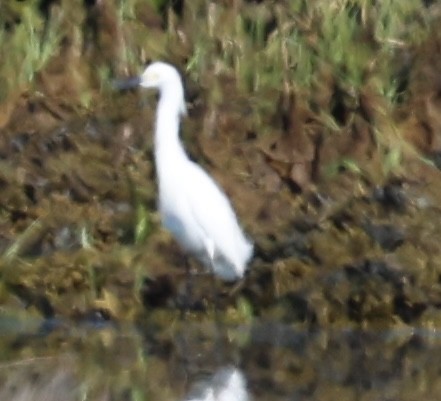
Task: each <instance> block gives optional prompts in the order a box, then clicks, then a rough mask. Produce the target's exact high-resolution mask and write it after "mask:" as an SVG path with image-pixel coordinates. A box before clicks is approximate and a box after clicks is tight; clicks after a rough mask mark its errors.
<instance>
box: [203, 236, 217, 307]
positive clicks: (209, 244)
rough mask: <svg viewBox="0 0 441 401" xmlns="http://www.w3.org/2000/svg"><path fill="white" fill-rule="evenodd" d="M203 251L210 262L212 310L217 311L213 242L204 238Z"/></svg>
mask: <svg viewBox="0 0 441 401" xmlns="http://www.w3.org/2000/svg"><path fill="white" fill-rule="evenodd" d="M205 249H206V251H207V255H208V260H209V261H210V268H211V286H212V291H213V295H214V297H213V298H214V299H213V301H214V308H215V310H218V309H219V305H220V304H219V295H218V293H217V291H216V289H217V288H216V287H217V285H216V277H215V273H214V256H215V246H214V243H213V241H212V240H211V239H210V238H206V239H205Z"/></svg>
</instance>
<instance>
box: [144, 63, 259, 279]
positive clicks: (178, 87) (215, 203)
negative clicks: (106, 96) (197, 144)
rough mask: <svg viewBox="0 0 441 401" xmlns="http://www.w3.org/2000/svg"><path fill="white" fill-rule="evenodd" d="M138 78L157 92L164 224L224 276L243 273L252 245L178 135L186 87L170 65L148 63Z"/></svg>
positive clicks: (156, 142) (156, 147)
mask: <svg viewBox="0 0 441 401" xmlns="http://www.w3.org/2000/svg"><path fill="white" fill-rule="evenodd" d="M137 83H138V84H139V85H140V86H141V87H143V88H154V89H157V90H158V91H159V101H158V106H157V112H156V124H155V138H154V154H155V163H156V172H157V179H158V187H159V188H158V190H159V202H158V204H159V205H158V206H159V211H160V215H161V220H162V224H163V225H164V226H165V228H167V229H168V230H169V231H170V232H171V233H172V234H173V235H174V237H175V239H176V240H177V241H178V242H179V244H180V245H181V246H182V247H183V248H184V250H186V251H188V252H189V253H191V254H193V255H195V256H196V257H197V258H198V259H199V260H200V261H201V262H202V263H203V264H204V265H205V266H206V267H207V268H209V269H210V270H212V271H213V273H214V274H216V275H217V276H219V277H220V278H222V279H223V280H226V281H233V280H237V279H239V278H242V277H243V275H244V272H245V270H246V265H247V262H248V261H249V260H250V258H251V256H252V254H253V245H252V243H251V242H250V241H249V240H248V239H247V237H246V236H245V235H244V233H243V231H242V229H241V227H240V226H239V223H238V221H237V218H236V215H235V213H234V211H233V208H232V206H231V203H230V201H229V200H228V198H227V197H226V195H225V193H224V192H223V191H222V190H221V189H220V188H219V186H218V185H217V184H216V182H215V181H214V180H213V179H212V178H211V177H210V176H209V175H208V174H207V173H206V172H205V171H204V170H203V169H202V168H201V167H200V166H199V165H198V164H196V163H194V162H193V161H191V160H190V159H189V158H188V156H187V154H186V152H185V150H184V147H183V145H182V143H181V141H180V139H179V125H180V120H181V116H183V115H185V114H186V107H185V100H184V88H183V85H182V80H181V77H180V75H179V73H178V71H177V70H176V69H175V68H174V67H173V66H172V65H170V64H167V63H164V62H155V63H152V64H150V65H149V66H148V67H147V68H146V69H145V71H144V72H143V74H142V75H141V76H140V77H139V78H138V81H137Z"/></svg>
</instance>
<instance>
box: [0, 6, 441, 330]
mask: <svg viewBox="0 0 441 401" xmlns="http://www.w3.org/2000/svg"><path fill="white" fill-rule="evenodd" d="M154 3H155V2H143V1H135V0H134V1H130V2H98V1H97V2H93V1H92V2H85V3H72V2H68V1H67V0H64V1H63V0H62V1H53V2H51V1H49V2H44V5H45V6H44V9H38V7H37V3H32V4H31V3H27V2H26V3H23V4H22V2H12V3H8V4H9V6H8V5H6V4H2V7H3V8H4V9H5V10H6V11H7V12H6V11H5V13H3V14H2V17H1V21H0V22H1V27H2V31H1V32H2V34H1V36H0V49H1V52H2V54H6V53H7V54H9V53H11V54H28V52H29V51H31V50H32V51H34V52H37V54H36V55H32V58H30V59H26V61H27V62H29V64H27V65H26V66H25V67H26V68H28V69H31V72H27V73H26V77H28V78H29V79H27V80H24V79H22V78H20V77H21V75H20V74H22V73H21V72H20V73H19V74H16V73H15V71H14V70H16V69H17V68H18V67H19V65H20V63H19V62H18V61H16V63H17V65H16V66H12V67H11V68H9V67H8V68H6V67H4V68H2V69H0V76H1V78H2V79H1V80H0V84H1V83H2V82H7V85H6V84H5V85H2V96H1V98H2V103H1V104H0V127H1V136H0V156H1V161H0V164H1V171H0V182H1V188H2V191H1V193H0V205H1V213H0V227H1V236H0V249H1V250H2V251H3V256H2V258H1V260H0V265H1V272H2V293H1V304H2V308H3V309H4V310H5V311H14V310H17V309H19V310H20V309H22V308H23V307H26V308H28V310H30V311H31V314H33V313H34V314H42V315H43V316H46V317H47V316H62V317H73V318H76V319H81V318H86V317H89V316H97V317H98V318H103V319H111V320H115V321H117V322H120V321H138V320H142V319H144V318H145V316H144V315H145V314H148V315H149V316H150V318H152V319H155V317H154V316H155V314H158V316H162V314H163V313H166V314H167V313H169V314H173V313H174V312H175V309H176V307H178V306H179V297H180V293H181V291H183V283H182V281H183V277H182V269H181V266H182V265H183V257H184V255H183V254H182V253H181V252H180V250H179V249H177V247H176V246H175V245H174V244H173V242H172V241H171V240H170V238H169V237H168V236H167V234H165V233H164V232H162V231H161V230H160V229H159V225H158V221H157V220H158V219H157V216H156V213H155V209H156V207H155V198H156V195H155V183H154V180H153V176H154V174H153V166H152V163H151V157H150V155H151V143H152V140H151V135H149V127H151V126H152V124H151V119H152V114H153V110H154V107H153V105H152V107H140V102H142V103H145V102H147V103H148V104H151V102H152V101H153V100H151V99H150V98H141V97H140V96H139V95H138V94H136V93H128V94H124V95H123V94H117V93H115V92H113V91H112V90H111V85H110V84H109V82H110V79H111V78H113V77H117V76H123V75H129V74H131V73H134V72H138V71H139V69H140V64H141V63H142V62H144V61H147V60H150V59H167V60H169V61H172V62H174V63H175V64H177V66H178V67H180V68H181V69H182V70H183V72H184V76H185V78H186V80H187V83H188V89H189V96H188V99H187V100H188V106H189V110H190V117H189V118H188V119H187V121H186V122H185V124H184V129H183V135H184V138H185V139H184V140H185V141H186V142H187V143H186V145H187V147H188V148H189V149H190V153H191V154H192V156H193V157H194V158H196V159H198V161H199V162H201V163H203V164H204V165H206V166H207V169H208V170H209V171H210V173H212V174H213V175H214V176H215V178H216V179H217V180H218V181H219V182H220V183H221V185H222V187H224V188H226V190H227V193H228V195H229V196H230V197H231V198H232V200H233V203H234V205H235V208H236V209H237V210H238V214H239V215H240V216H241V220H242V221H244V223H245V226H246V227H247V231H249V232H250V233H251V235H252V237H253V239H254V240H255V242H256V244H257V248H258V249H257V256H256V258H255V260H254V262H253V264H252V266H251V269H250V272H249V275H248V277H247V279H246V281H245V282H244V284H243V286H242V287H241V288H240V290H239V291H238V292H236V293H235V295H234V296H230V297H228V296H227V295H226V294H228V293H229V288H226V287H222V286H221V284H219V287H218V291H219V292H220V295H219V299H220V300H221V302H220V304H219V309H220V311H225V314H224V315H225V316H224V317H225V319H227V320H228V319H230V318H231V319H233V320H234V313H230V314H229V313H227V312H228V311H234V310H236V312H237V311H240V310H242V311H247V312H246V313H248V314H249V316H247V318H256V319H257V318H259V317H261V316H266V317H270V316H274V317H277V318H280V319H282V320H283V321H286V322H290V323H297V324H299V325H304V326H310V325H315V326H317V325H318V326H323V327H329V326H336V325H338V326H353V325H354V326H358V325H362V326H370V325H374V326H376V325H385V326H391V325H392V326H393V325H395V324H397V322H400V324H404V323H405V324H413V325H421V326H430V325H431V324H432V323H431V318H430V316H432V313H433V311H434V310H438V306H439V304H440V296H441V295H440V288H439V275H440V273H441V270H440V269H441V265H440V262H439V260H441V257H440V253H441V248H440V247H439V246H438V244H437V241H436V238H437V236H438V235H439V226H440V224H439V221H440V213H439V209H438V204H439V201H440V199H441V193H440V191H439V189H438V188H439V187H440V186H439V182H440V172H439V171H438V170H437V169H436V167H435V164H436V162H437V160H438V158H439V154H440V152H441V148H440V143H441V142H440V140H439V135H440V134H439V133H440V121H441V120H440V119H439V117H438V114H437V111H438V110H439V108H440V102H439V92H440V90H441V82H440V81H439V79H437V78H436V77H437V75H436V72H437V66H436V65H435V64H434V63H435V62H437V60H438V58H437V57H436V56H437V55H439V54H440V53H439V44H440V43H441V36H440V30H439V27H438V26H439V20H440V18H441V12H440V8H439V5H437V4H436V3H433V4H429V3H427V2H426V3H425V2H422V1H416V0H415V1H412V2H407V3H406V4H407V6H406V7H404V6H403V5H401V3H400V4H398V3H396V2H381V3H378V4H375V5H368V4H367V3H366V2H358V1H355V2H353V1H351V2H340V3H338V4H337V3H335V4H334V3H333V4H332V6H331V5H329V3H328V2H325V1H318V0H317V1H315V2H311V3H308V5H304V4H303V3H302V2H300V1H299V2H295V1H294V2H288V3H283V2H282V3H279V4H277V5H276V6H274V7H273V4H272V3H271V2H265V1H263V2H259V3H255V2H245V1H243V2H242V1H239V2H233V3H234V7H230V6H229V3H228V2H208V3H207V2H205V1H192V2H180V4H181V6H182V7H181V8H176V7H175V8H174V7H172V6H170V5H168V4H167V3H166V2H164V3H163V5H158V4H156V3H155V4H154ZM12 4H14V5H12ZM42 4H43V3H42ZM302 4H303V5H302ZM40 5H41V4H40ZM29 21H31V22H32V26H33V27H35V29H29ZM406 21H412V23H410V24H407V23H406ZM30 38H31V39H32V40H33V42H30V41H29V40H28V39H30ZM26 46H29V47H30V46H33V47H32V49H31V48H27V47H26ZM48 49H51V50H48ZM14 52H15V53H14ZM48 52H49V53H50V54H49V55H48ZM29 57H30V56H29ZM11 60H16V58H11ZM35 60H37V61H35ZM11 62H12V61H11ZM432 62H433V63H432ZM23 68H24V67H23ZM17 71H22V70H17ZM12 78H14V80H15V81H14V80H13V79H12ZM431 160H433V161H434V162H433V163H431ZM385 227H388V228H387V229H386V228H385ZM196 281H197V282H196V287H197V290H196V294H197V296H198V297H201V302H200V305H201V309H202V313H197V315H198V318H200V319H203V317H204V313H203V312H204V310H205V311H206V310H208V311H209V310H210V308H211V306H212V302H211V299H212V296H213V294H211V291H212V289H211V288H210V287H209V286H208V284H207V282H206V281H207V280H205V278H200V279H199V278H198V279H196ZM208 315H209V313H208ZM165 320H166V319H165Z"/></svg>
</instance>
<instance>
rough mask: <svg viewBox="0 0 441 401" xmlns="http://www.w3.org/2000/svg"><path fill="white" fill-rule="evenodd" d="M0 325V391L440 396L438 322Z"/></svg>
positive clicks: (136, 396) (16, 395) (138, 396)
mask: <svg viewBox="0 0 441 401" xmlns="http://www.w3.org/2000/svg"><path fill="white" fill-rule="evenodd" d="M0 325H1V326H2V327H3V328H4V327H6V326H7V327H9V329H8V330H3V333H4V334H3V336H2V337H1V339H0V346H1V350H2V353H1V355H2V361H1V364H0V380H1V383H2V385H1V391H0V400H31V399H32V400H40V399H41V400H52V399H53V400H57V399H63V400H79V399H87V400H89V399H90V400H101V399H103V400H107V399H112V400H144V399H145V400H147V399H154V400H158V401H159V400H184V399H192V400H205V399H207V400H208V399H209V398H204V394H207V391H209V390H210V389H213V388H214V389H215V392H216V394H220V393H221V390H222V391H228V392H229V393H228V394H229V396H228V397H229V398H230V399H231V400H232V401H235V399H234V394H236V395H237V397H238V398H237V400H238V401H239V400H244V399H246V398H245V395H244V391H245V388H246V391H247V393H248V396H249V399H252V400H256V401H257V400H275V401H278V400H311V401H312V400H336V399H339V400H415V399H420V400H422V399H424V400H437V399H439V389H440V385H441V381H440V379H439V371H440V367H439V360H440V357H441V336H440V333H439V332H438V331H421V330H416V329H413V328H409V327H403V328H402V329H400V330H377V331H373V330H372V331H361V330H350V329H347V330H344V329H342V330H332V331H323V330H317V331H314V330H312V331H311V330H301V329H296V328H294V327H291V326H289V325H283V324H280V323H272V322H264V321H261V322H258V323H256V324H252V325H244V326H241V327H237V326H236V327H228V326H224V325H222V324H221V323H198V322H191V321H186V320H185V319H180V320H178V321H176V322H173V323H172V324H171V325H170V327H169V328H168V329H159V328H157V327H155V325H154V324H152V322H150V323H149V324H148V325H146V326H145V327H143V325H140V326H138V327H136V328H135V327H122V326H120V327H116V326H115V325H110V324H109V325H100V326H99V327H97V326H95V325H93V324H84V323H82V324H73V323H67V322H57V324H52V326H51V327H52V329H51V330H47V329H45V330H43V331H42V330H40V329H39V328H38V327H37V325H36V324H35V322H32V324H31V325H29V326H24V325H23V324H17V322H15V323H14V322H12V320H11V319H9V320H8V321H6V320H2V321H1V324H0ZM26 327H28V329H26ZM45 327H47V323H46V324H45ZM158 327H159V326H158ZM232 372H233V373H232ZM232 374H234V375H237V376H235V377H236V379H237V380H236V381H234V380H230V376H231V375H232ZM242 380H243V381H242ZM231 383H233V384H231ZM234 383H235V384H234ZM240 383H243V388H241V387H240V386H241V385H240ZM222 386H232V387H231V388H229V389H227V390H226V389H225V388H224V387H222ZM235 386H236V387H235ZM207 389H208V390H207ZM232 394H233V395H232ZM51 397H52V398H51Z"/></svg>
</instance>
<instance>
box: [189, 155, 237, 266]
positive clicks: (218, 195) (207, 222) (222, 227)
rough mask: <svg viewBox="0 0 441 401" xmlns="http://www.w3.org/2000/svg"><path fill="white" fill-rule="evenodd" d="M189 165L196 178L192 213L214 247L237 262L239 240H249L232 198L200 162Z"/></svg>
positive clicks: (193, 181) (190, 192)
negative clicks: (245, 235) (235, 211)
mask: <svg viewBox="0 0 441 401" xmlns="http://www.w3.org/2000/svg"><path fill="white" fill-rule="evenodd" d="M189 168H191V169H192V172H191V174H190V176H191V177H193V180H192V182H191V184H190V187H191V188H188V189H189V192H188V197H189V199H188V200H189V204H190V207H191V211H192V214H193V216H194V218H195V220H196V221H197V223H198V225H199V226H200V228H201V229H202V230H203V232H204V233H205V234H206V236H207V238H208V239H209V240H210V241H212V243H213V245H214V248H215V249H216V250H218V251H219V252H220V253H221V254H222V255H223V256H224V257H226V258H227V259H230V261H234V256H235V254H236V252H237V249H238V248H237V247H238V245H239V243H240V242H241V241H242V242H243V241H245V238H244V236H243V234H242V231H241V229H240V227H239V224H238V222H237V218H236V215H235V213H234V211H233V208H232V206H231V203H230V201H229V200H228V198H227V197H226V195H225V194H224V192H223V191H222V190H221V189H220V187H219V186H218V185H217V184H216V182H215V181H214V180H213V179H212V178H211V177H210V176H209V175H208V174H207V173H206V172H205V171H204V170H203V169H202V168H201V167H199V166H198V165H197V164H195V163H192V164H191V165H190V166H189Z"/></svg>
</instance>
